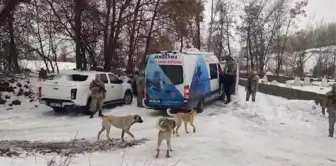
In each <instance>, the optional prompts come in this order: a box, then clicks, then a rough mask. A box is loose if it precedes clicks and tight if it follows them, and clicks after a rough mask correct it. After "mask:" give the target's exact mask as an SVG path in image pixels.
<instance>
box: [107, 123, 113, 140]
mask: <svg viewBox="0 0 336 166" xmlns="http://www.w3.org/2000/svg"><path fill="white" fill-rule="evenodd" d="M105 128H106V137H107V138H108V139H109V140H110V141H111V140H112V139H111V138H110V130H111V126H108V127H107V126H106V127H105Z"/></svg>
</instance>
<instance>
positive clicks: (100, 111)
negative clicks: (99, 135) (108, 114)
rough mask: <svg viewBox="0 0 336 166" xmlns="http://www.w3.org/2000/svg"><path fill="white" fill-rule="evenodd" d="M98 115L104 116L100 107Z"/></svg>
mask: <svg viewBox="0 0 336 166" xmlns="http://www.w3.org/2000/svg"><path fill="white" fill-rule="evenodd" d="M99 116H100V117H103V116H104V115H103V113H102V110H101V109H100V110H99Z"/></svg>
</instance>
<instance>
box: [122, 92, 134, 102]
mask: <svg viewBox="0 0 336 166" xmlns="http://www.w3.org/2000/svg"><path fill="white" fill-rule="evenodd" d="M123 100H124V104H132V101H133V95H132V93H131V92H130V91H126V93H125V96H124V99H123Z"/></svg>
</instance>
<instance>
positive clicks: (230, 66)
mask: <svg viewBox="0 0 336 166" xmlns="http://www.w3.org/2000/svg"><path fill="white" fill-rule="evenodd" d="M225 60H226V66H225V68H224V77H223V83H224V92H225V95H226V101H225V104H228V103H230V102H231V93H232V85H233V84H234V80H235V79H234V78H235V75H236V64H235V62H234V61H233V59H232V58H231V57H230V56H226V57H225Z"/></svg>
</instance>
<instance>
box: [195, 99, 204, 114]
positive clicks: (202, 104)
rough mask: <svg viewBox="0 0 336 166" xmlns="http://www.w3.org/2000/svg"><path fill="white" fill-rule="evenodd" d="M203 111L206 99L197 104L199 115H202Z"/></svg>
mask: <svg viewBox="0 0 336 166" xmlns="http://www.w3.org/2000/svg"><path fill="white" fill-rule="evenodd" d="M203 110H204V99H201V100H200V101H199V102H198V104H197V108H196V111H197V113H202V112H203Z"/></svg>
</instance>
